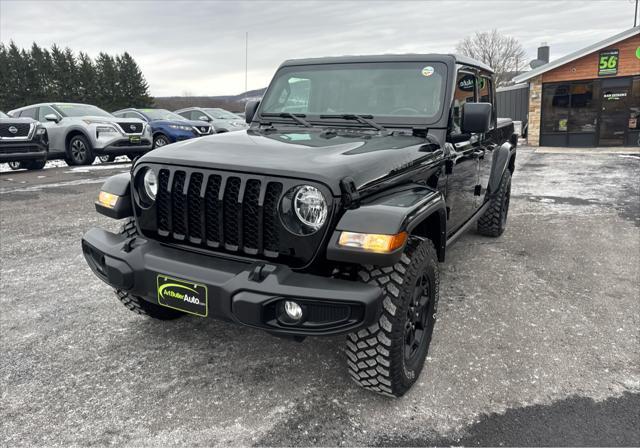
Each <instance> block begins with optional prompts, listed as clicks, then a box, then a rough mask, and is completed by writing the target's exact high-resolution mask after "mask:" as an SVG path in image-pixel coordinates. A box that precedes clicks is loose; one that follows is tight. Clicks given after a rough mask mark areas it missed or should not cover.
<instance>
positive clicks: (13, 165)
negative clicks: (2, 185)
mask: <svg viewBox="0 0 640 448" xmlns="http://www.w3.org/2000/svg"><path fill="white" fill-rule="evenodd" d="M9 168H11V169H12V170H14V171H15V170H19V169H20V168H23V166H22V162H9Z"/></svg>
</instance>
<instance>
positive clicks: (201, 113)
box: [175, 107, 248, 134]
mask: <svg viewBox="0 0 640 448" xmlns="http://www.w3.org/2000/svg"><path fill="white" fill-rule="evenodd" d="M175 112H176V113H177V114H178V115H181V116H183V117H184V118H186V119H187V120H198V121H206V122H209V123H211V124H212V125H213V128H214V129H215V130H216V133H218V134H220V133H222V132H231V131H242V130H243V129H247V127H248V125H247V123H245V120H244V118H242V117H240V116H238V115H236V114H234V113H231V112H229V111H228V110H224V109H220V108H218V107H187V108H186V109H179V110H177V111H175Z"/></svg>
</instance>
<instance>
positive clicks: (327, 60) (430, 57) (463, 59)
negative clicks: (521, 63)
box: [280, 53, 493, 73]
mask: <svg viewBox="0 0 640 448" xmlns="http://www.w3.org/2000/svg"><path fill="white" fill-rule="evenodd" d="M421 61H425V62H438V61H441V62H445V63H447V62H450V63H454V64H455V63H457V64H461V65H470V66H472V67H477V68H480V69H482V70H486V71H488V72H490V73H493V70H492V69H491V67H489V66H488V65H487V64H484V63H483V62H480V61H477V60H475V59H472V58H469V57H467V56H462V55H456V54H438V53H433V54H380V55H363V56H331V57H324V58H308V59H289V60H287V61H284V62H283V63H282V64H281V65H280V67H286V66H295V65H317V64H354V63H359V62H421Z"/></svg>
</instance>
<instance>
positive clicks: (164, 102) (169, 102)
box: [154, 87, 267, 112]
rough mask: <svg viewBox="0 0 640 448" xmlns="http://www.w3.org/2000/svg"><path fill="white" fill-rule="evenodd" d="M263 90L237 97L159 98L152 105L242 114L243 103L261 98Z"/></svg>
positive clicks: (170, 108) (175, 108) (174, 108)
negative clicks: (214, 109)
mask: <svg viewBox="0 0 640 448" xmlns="http://www.w3.org/2000/svg"><path fill="white" fill-rule="evenodd" d="M265 90H267V89H266V87H265V88H263V89H256V90H249V91H248V92H245V93H241V94H239V95H221V96H160V97H155V98H154V105H155V107H157V108H160V109H169V110H177V109H182V108H185V107H191V106H197V107H220V108H222V109H226V110H229V111H231V112H244V103H245V101H251V100H257V99H260V98H262V95H264V92H265Z"/></svg>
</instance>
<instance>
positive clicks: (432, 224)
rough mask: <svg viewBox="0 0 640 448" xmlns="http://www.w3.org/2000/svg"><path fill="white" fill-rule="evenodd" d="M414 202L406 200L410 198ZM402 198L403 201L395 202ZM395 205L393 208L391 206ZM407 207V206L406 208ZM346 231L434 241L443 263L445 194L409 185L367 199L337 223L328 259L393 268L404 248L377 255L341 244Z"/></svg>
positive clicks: (432, 189)
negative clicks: (341, 235) (408, 196)
mask: <svg viewBox="0 0 640 448" xmlns="http://www.w3.org/2000/svg"><path fill="white" fill-rule="evenodd" d="M411 194H413V195H415V200H407V195H411ZM400 195H402V197H403V201H402V202H399V201H398V202H396V203H394V198H396V197H400ZM390 204H393V206H392V207H390V206H389V205H390ZM404 204H408V205H404ZM343 231H348V232H358V233H376V234H386V235H394V234H398V233H400V232H407V233H408V234H409V235H415V236H418V237H421V238H427V239H429V240H431V241H432V242H433V245H434V246H435V248H436V253H437V256H438V260H439V261H444V259H445V250H446V242H447V238H446V235H447V211H446V204H445V199H444V196H443V194H442V193H441V192H440V191H438V190H437V189H434V188H432V187H428V186H425V185H421V184H409V185H403V186H399V187H396V188H394V189H392V190H390V191H385V192H384V193H382V194H380V195H377V197H375V198H372V199H369V200H367V201H366V202H365V203H363V204H360V206H358V207H357V208H354V209H351V210H347V211H346V212H345V213H344V215H343V216H342V217H341V218H340V220H339V221H338V224H337V225H336V228H335V230H334V232H333V235H332V236H331V238H330V240H329V244H328V246H327V259H329V260H333V261H342V262H347V263H356V264H373V265H376V266H390V265H393V264H394V263H396V262H397V261H398V260H399V259H400V256H401V255H402V250H403V248H400V249H399V250H396V251H394V252H392V253H387V254H378V253H371V252H365V251H362V250H360V249H355V248H347V247H342V246H339V245H338V239H339V238H340V233H341V232H343Z"/></svg>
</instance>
